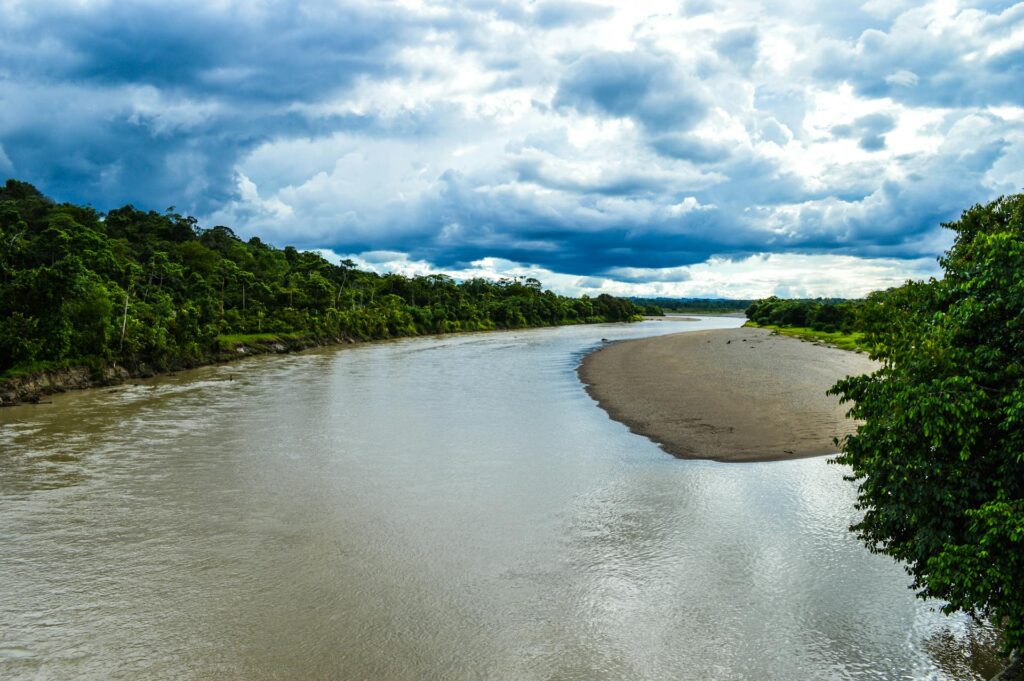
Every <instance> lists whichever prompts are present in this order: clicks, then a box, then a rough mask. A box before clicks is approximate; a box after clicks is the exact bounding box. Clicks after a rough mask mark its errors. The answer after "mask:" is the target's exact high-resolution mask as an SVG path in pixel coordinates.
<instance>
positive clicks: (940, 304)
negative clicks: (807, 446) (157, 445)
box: [833, 195, 1024, 649]
mask: <svg viewBox="0 0 1024 681" xmlns="http://www.w3.org/2000/svg"><path fill="white" fill-rule="evenodd" d="M944 226H945V227H948V228H950V229H952V230H954V231H955V233H956V238H955V242H954V245H953V247H952V248H951V249H950V250H949V252H948V253H946V255H945V257H944V258H942V259H940V263H941V265H942V267H943V269H944V270H945V275H944V277H943V278H942V279H941V280H932V281H929V282H917V283H913V282H912V283H908V284H906V285H905V286H903V287H900V288H897V289H890V290H889V291H885V292H880V293H876V294H872V296H869V299H868V301H867V304H866V305H865V306H864V308H863V309H862V310H861V314H860V316H859V319H860V326H861V328H862V330H864V331H865V332H866V333H867V336H868V339H869V342H870V344H871V345H872V346H873V347H874V352H873V355H874V356H875V357H876V358H877V359H879V360H880V361H881V362H882V366H881V368H880V369H879V370H878V371H876V372H875V373H873V374H869V375H865V376H859V377H852V378H847V379H845V380H843V381H840V382H839V383H837V384H836V386H835V387H834V388H833V392H834V393H835V394H838V395H839V396H840V397H841V399H842V400H844V401H847V402H850V403H851V404H852V409H851V411H850V414H851V416H853V417H854V418H857V419H863V421H864V423H863V425H861V426H860V427H859V429H858V430H857V432H856V433H855V434H853V435H849V436H847V437H846V438H845V439H844V440H843V441H842V442H841V446H842V452H841V454H840V455H839V456H838V457H837V458H836V459H835V461H836V462H838V463H841V464H846V465H848V466H850V467H851V468H852V470H853V474H852V479H854V480H856V481H857V482H858V483H859V485H858V497H859V504H858V506H859V508H860V509H861V510H863V511H864V517H863V520H862V521H861V522H859V523H858V524H856V525H855V526H854V527H853V528H852V529H853V530H855V531H856V532H857V533H858V535H859V536H860V537H861V538H862V539H863V540H864V542H866V544H867V545H868V547H869V548H871V549H872V550H874V551H877V552H882V553H886V554H888V555H891V556H893V557H895V558H897V559H899V560H901V561H903V562H904V564H905V565H906V568H907V571H908V572H909V573H910V575H911V576H912V577H913V585H914V587H915V588H917V589H918V593H919V595H921V596H922V597H934V598H939V599H943V600H945V601H946V602H947V603H948V605H947V606H946V608H945V609H946V611H947V612H952V611H956V610H963V611H967V612H970V613H974V614H977V615H982V616H988V617H990V618H991V619H992V621H993V622H994V623H995V624H997V625H998V626H1000V628H1001V630H1002V634H1003V639H1004V642H1005V645H1006V648H1007V649H1011V648H1017V649H1021V648H1024V598H1022V589H1024V195H1016V196H1012V197H1008V198H1002V199H1000V200H998V201H995V202H992V203H990V204H988V205H984V206H981V205H979V206H974V207H973V208H971V209H969V210H967V211H965V212H964V213H963V215H962V216H961V217H960V219H959V220H958V221H956V222H952V223H949V224H947V225H944Z"/></svg>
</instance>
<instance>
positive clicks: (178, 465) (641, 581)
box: [0, 318, 998, 681]
mask: <svg viewBox="0 0 1024 681" xmlns="http://www.w3.org/2000/svg"><path fill="white" fill-rule="evenodd" d="M739 323H740V320H737V319H729V318H702V319H701V320H700V321H697V322H668V321H665V322H661V321H650V322H642V323H639V324H632V325H600V326H583V327H565V328H558V329H541V330H530V331H521V332H502V333H487V334H472V335H461V336H448V337H439V338H420V339H409V340H402V341H396V342H387V343H376V344H366V345H359V346H349V347H343V348H330V349H321V350H317V351H312V352H307V353H302V354H297V355H289V356H276V357H257V358H252V359H249V360H245V361H243V362H240V363H236V364H232V365H225V366H218V367H207V368H204V369H200V370H196V371H191V372H185V373H181V374H179V375H177V376H169V377H163V378H159V379H154V380H149V381H138V382H136V383H134V384H131V385H126V386H119V387H115V388H109V389H97V390H90V391H83V392H78V393H71V394H66V395H59V396H56V397H55V398H54V399H53V403H52V404H42V405H38V406H25V407H16V408H11V409H5V410H0V678H4V679H22V678H24V679H37V678H39V679H49V678H55V679H64V678H68V679H70V678H76V679H121V678H123V679H150V678H152V679H163V678H167V679H380V680H389V679H403V680H404V679H410V680H412V679H548V680H553V679H580V680H591V679H701V680H707V679H722V680H729V681H735V680H740V679H757V680H758V681H763V680H766V679H801V680H808V679H898V678H906V679H971V678H985V676H986V675H991V674H994V673H995V672H996V671H997V670H998V663H997V662H995V661H993V659H992V653H991V643H992V636H993V635H992V632H991V631H990V630H989V629H988V628H986V627H981V626H976V625H972V624H971V623H970V621H969V620H967V619H966V618H964V617H953V618H947V617H945V616H943V615H941V614H939V613H937V612H935V611H934V610H933V608H934V607H935V606H934V604H930V603H925V602H922V601H920V600H916V599H915V598H914V596H913V593H912V592H911V591H910V590H908V589H907V584H908V581H909V578H908V577H907V576H906V574H905V573H904V572H903V571H902V569H901V568H900V567H899V566H898V565H896V564H895V563H893V561H892V560H891V559H889V558H887V557H885V556H877V555H872V554H870V553H869V552H868V551H867V550H866V549H865V548H864V547H863V546H862V545H861V544H860V543H859V542H858V541H857V540H856V539H855V538H854V537H852V536H851V535H850V534H849V533H848V532H847V526H848V525H849V524H850V523H851V522H852V521H854V520H855V519H856V517H857V515H856V511H855V510H854V508H853V501H854V496H855V491H854V489H853V486H852V484H850V483H848V482H845V481H844V480H843V477H842V476H843V472H844V471H843V469H841V468H839V467H837V466H834V465H829V464H827V463H826V460H825V459H823V458H816V459H804V460H797V461H786V462H774V463H762V464H720V463H714V462H708V461H683V460H678V459H674V458H672V457H670V456H668V455H666V454H665V453H664V452H662V451H661V450H660V449H659V448H658V447H657V446H656V445H654V444H652V443H651V442H649V441H648V440H646V439H644V438H642V437H639V436H637V435H634V434H631V433H630V432H629V431H628V430H627V429H626V428H625V427H624V426H622V425H620V424H618V423H616V422H614V421H611V420H609V419H608V417H607V416H606V414H605V413H604V412H603V411H601V410H600V409H599V408H598V407H597V406H596V405H595V403H594V402H593V401H592V400H591V399H590V398H589V397H588V396H587V394H586V393H585V392H584V390H583V388H582V386H581V385H580V384H579V382H578V380H577V378H576V374H575V367H576V365H577V364H578V362H579V359H580V358H581V357H582V356H583V354H585V353H586V352H587V351H588V350H590V349H592V348H594V347H596V346H597V345H599V344H601V343H602V338H607V339H610V340H616V339H623V338H633V337H641V336H647V335H653V334H660V333H669V332H678V331H681V330H685V329H705V328H716V327H727V326H735V325H738V324H739Z"/></svg>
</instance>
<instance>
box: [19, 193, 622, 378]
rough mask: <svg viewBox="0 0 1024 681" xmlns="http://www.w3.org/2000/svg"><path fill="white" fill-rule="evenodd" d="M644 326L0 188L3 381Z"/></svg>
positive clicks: (614, 305) (572, 305) (515, 289)
mask: <svg viewBox="0 0 1024 681" xmlns="http://www.w3.org/2000/svg"><path fill="white" fill-rule="evenodd" d="M639 314H640V308H639V307H638V306H636V305H634V304H633V303H631V302H630V301H628V300H624V299H620V298H615V297H612V296H609V295H600V296H597V297H595V298H588V297H586V296H583V297H581V298H568V297H565V296H560V295H556V294H554V293H552V292H551V291H546V290H544V289H543V287H542V285H541V283H540V282H539V281H537V280H536V279H531V278H515V279H502V280H500V281H497V282H495V281H490V280H487V279H470V280H468V281H463V282H457V281H454V280H453V279H451V278H450V277H447V276H445V275H440V274H434V275H428V276H414V277H405V276H401V275H398V274H383V275H381V274H377V273H374V272H367V271H363V270H360V269H358V268H357V267H356V266H355V264H354V263H353V262H351V261H348V260H346V261H343V262H341V263H340V264H338V265H334V264H332V263H330V262H328V261H327V260H325V259H324V258H323V257H321V256H320V255H318V254H316V253H311V252H304V251H299V250H297V249H295V248H293V247H291V246H289V247H286V248H284V249H278V248H275V247H273V246H270V245H268V244H265V243H263V242H262V241H261V240H260V239H259V238H258V237H253V238H251V239H249V240H248V241H243V240H242V239H240V238H239V237H238V236H236V235H235V234H234V232H232V230H231V229H229V228H228V227H223V226H216V227H212V228H210V229H203V228H202V227H200V226H199V224H198V223H197V222H196V220H195V219H194V218H191V217H186V216H182V215H179V214H178V213H175V212H173V211H172V210H169V211H168V212H165V213H156V212H153V211H141V210H137V209H135V208H133V207H132V206H125V207H124V208H119V209H117V210H112V211H110V212H109V213H106V214H102V213H99V212H97V211H96V210H94V209H93V208H89V207H83V206H77V205H72V204H67V203H64V204H58V203H55V202H54V201H52V200H50V199H48V198H46V197H45V196H43V195H42V194H41V193H40V192H39V191H38V190H37V189H36V188H35V187H33V186H32V185H30V184H27V183H24V182H18V181H15V180H8V181H7V183H6V185H4V186H3V187H2V188H0V374H3V373H4V372H8V371H9V370H12V369H15V368H16V367H22V368H24V367H33V366H39V367H45V366H47V365H50V364H55V363H56V364H63V365H67V364H69V363H75V362H81V361H87V362H120V363H122V364H124V365H127V366H131V365H139V364H140V363H145V364H146V365H148V366H151V367H153V368H154V369H165V368H173V367H176V366H184V365H191V364H196V363H201V362H202V361H204V358H206V357H208V356H209V354H210V353H211V351H213V350H215V349H216V348H217V347H218V345H219V344H223V342H224V340H225V338H226V337H231V336H237V335H240V334H243V335H244V334H306V335H309V336H311V337H315V338H319V339H325V340H327V339H340V338H351V339H359V340H368V339H378V338H392V337H396V336H412V335H418V334H430V333H448V332H455V331H476V330H486V329H512V328H521V327H530V326H553V325H560V324H580V323H590V322H618V321H628V320H633V319H637V318H639V317H638V315H639Z"/></svg>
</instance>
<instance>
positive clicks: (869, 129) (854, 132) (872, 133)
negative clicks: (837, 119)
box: [832, 113, 896, 151]
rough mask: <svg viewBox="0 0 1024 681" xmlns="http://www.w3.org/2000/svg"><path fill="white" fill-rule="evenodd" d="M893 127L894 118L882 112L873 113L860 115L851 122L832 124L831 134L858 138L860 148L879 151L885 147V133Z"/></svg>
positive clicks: (894, 124)
mask: <svg viewBox="0 0 1024 681" xmlns="http://www.w3.org/2000/svg"><path fill="white" fill-rule="evenodd" d="M894 127H896V119H895V118H893V117H892V116H890V115H888V114H884V113H873V114H868V115H867V116H861V117H860V118H858V119H856V120H855V121H853V123H847V124H842V125H835V126H832V134H833V135H836V136H837V137H856V138H859V140H860V141H859V145H860V148H861V149H863V150H865V151H880V150H882V149H884V148H885V134H886V133H887V132H890V131H891V130H892V129H893V128H894Z"/></svg>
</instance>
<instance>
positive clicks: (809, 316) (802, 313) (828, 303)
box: [746, 296, 877, 333]
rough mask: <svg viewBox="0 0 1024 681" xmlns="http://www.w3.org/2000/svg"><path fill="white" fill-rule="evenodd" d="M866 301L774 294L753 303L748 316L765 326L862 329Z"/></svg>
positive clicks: (836, 329)
mask: <svg viewBox="0 0 1024 681" xmlns="http://www.w3.org/2000/svg"><path fill="white" fill-rule="evenodd" d="M876 298H877V296H876ZM864 304H865V301H863V300H843V299H841V298H817V299H813V300H809V299H805V300H788V299H784V298H777V297H775V296H772V297H771V298H762V299H761V300H755V301H754V302H752V303H750V305H749V306H748V307H747V309H746V315H747V319H749V320H751V321H752V322H756V323H757V324H759V325H761V326H790V327H806V328H810V329H815V330H817V331H826V332H829V333H831V332H833V331H842V332H843V333H853V332H854V331H859V330H860V329H859V328H858V324H859V321H858V320H859V313H860V311H861V308H862V307H863V306H864Z"/></svg>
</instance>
